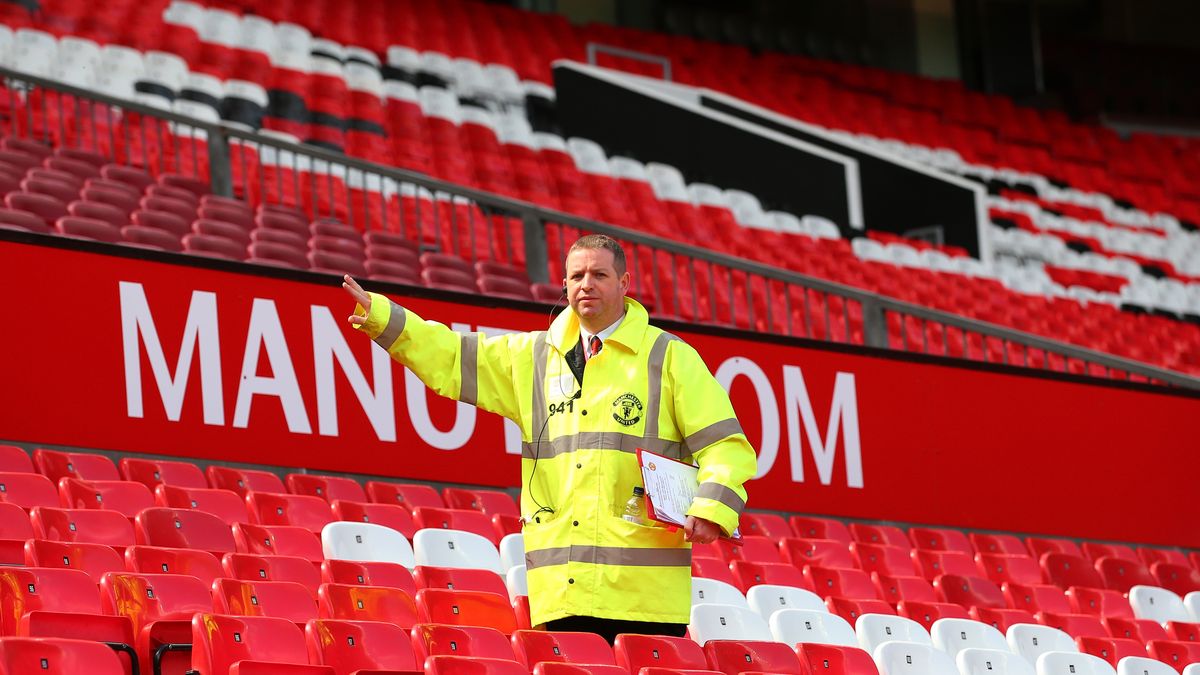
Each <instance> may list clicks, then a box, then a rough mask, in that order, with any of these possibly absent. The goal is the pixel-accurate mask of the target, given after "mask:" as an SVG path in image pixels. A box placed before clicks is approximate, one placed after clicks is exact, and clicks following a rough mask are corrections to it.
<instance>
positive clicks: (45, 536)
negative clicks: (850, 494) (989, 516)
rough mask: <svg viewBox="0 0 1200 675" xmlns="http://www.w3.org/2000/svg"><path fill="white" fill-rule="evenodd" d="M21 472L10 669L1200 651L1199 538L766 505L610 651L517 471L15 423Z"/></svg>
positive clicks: (0, 646) (870, 663)
mask: <svg viewBox="0 0 1200 675" xmlns="http://www.w3.org/2000/svg"><path fill="white" fill-rule="evenodd" d="M0 468H2V469H3V472H0V486H3V495H4V498H3V499H4V501H3V503H0V506H2V507H3V508H0V534H2V538H0V558H2V559H0V563H3V565H6V567H3V568H0V578H3V580H4V583H3V584H0V602H2V606H3V607H4V608H5V610H4V614H3V616H0V632H2V636H0V653H2V654H3V658H4V659H10V660H9V661H7V662H4V661H3V660H0V667H5V668H8V669H7V670H4V671H3V672H6V673H8V672H12V673H22V672H34V671H25V670H19V669H14V668H19V667H20V666H17V665H13V664H20V663H24V662H26V661H23V660H22V659H27V658H30V657H28V656H26V655H25V654H26V652H29V653H33V654H35V655H41V656H37V657H36V658H46V659H48V665H46V666H43V670H46V671H48V672H61V673H73V672H80V671H77V670H72V669H71V668H72V666H70V664H71V663H72V661H71V659H73V658H81V657H80V656H79V655H90V654H99V656H96V657H95V658H96V659H97V661H96V664H95V665H94V666H93V667H94V668H96V670H89V672H106V673H107V672H112V673H124V672H134V671H133V670H132V669H133V667H134V664H137V665H136V667H137V668H139V669H140V670H139V671H137V672H150V669H151V665H150V664H152V663H153V664H156V665H155V670H154V672H164V673H175V672H183V670H185V669H187V668H188V667H191V668H196V669H198V670H199V672H205V673H207V672H213V673H216V672H225V669H226V668H228V667H229V666H230V665H232V664H235V663H241V664H242V665H241V666H240V667H241V668H242V670H245V669H246V668H248V667H250V665H251V664H249V663H246V662H247V661H250V662H254V661H263V662H268V663H277V664H292V665H294V666H300V665H304V666H314V667H315V666H328V667H331V668H332V669H333V670H332V672H336V673H351V672H355V671H357V670H358V669H360V668H363V667H371V668H389V669H392V670H389V671H388V672H393V671H396V670H398V671H406V672H407V671H414V672H420V671H421V670H422V664H423V669H424V672H426V673H436V672H441V671H443V670H446V671H447V672H456V673H457V672H460V671H461V669H462V668H466V667H468V665H469V667H471V668H480V667H483V666H481V665H480V663H481V662H480V661H478V660H474V661H468V659H484V660H485V661H483V662H482V663H485V664H487V667H488V668H498V669H501V670H505V671H511V672H513V673H527V672H529V671H531V670H532V671H533V672H535V673H536V672H538V671H539V669H540V670H541V671H542V672H545V671H547V670H555V669H557V668H560V667H565V666H564V665H562V664H571V665H574V667H575V669H574V670H572V671H571V672H592V669H594V668H599V669H600V671H603V672H605V673H610V675H620V673H630V674H631V673H634V672H639V671H640V669H641V668H642V667H645V666H647V665H654V666H656V667H661V668H666V669H676V670H679V669H682V670H696V669H699V670H715V671H718V672H721V673H727V674H728V675H735V674H736V673H740V672H745V670H746V668H748V667H764V668H767V667H768V666H769V670H770V672H780V673H795V674H799V673H803V672H809V669H811V668H813V667H816V668H818V669H825V668H834V669H835V670H837V668H838V667H835V666H832V665H827V666H820V665H819V664H820V663H826V661H827V659H828V658H829V657H830V655H834V656H835V657H836V659H835V660H838V661H847V662H849V661H853V662H855V663H857V664H858V665H856V666H854V667H852V668H851V667H849V666H846V667H845V668H846V669H845V671H844V672H847V673H862V672H875V669H876V668H878V672H880V673H883V672H888V670H887V669H888V668H889V667H890V666H889V664H890V659H891V658H892V657H891V656H890V655H889V652H888V651H887V650H884V651H880V649H879V647H880V646H881V645H883V644H884V643H888V642H893V643H894V641H896V640H901V642H899V643H895V644H898V645H902V646H903V648H904V649H908V650H914V653H915V654H918V655H919V657H920V658H921V659H924V660H927V661H930V660H932V661H942V662H945V663H948V664H950V665H949V670H946V669H945V668H946V667H945V666H941V667H940V668H941V669H940V670H937V671H936V672H947V673H955V672H959V670H957V669H955V666H954V663H955V659H956V658H957V659H958V664H959V668H962V667H963V656H962V655H963V653H964V651H965V650H969V649H970V650H977V649H983V650H997V653H995V654H994V655H992V658H994V659H1002V658H1006V659H1015V660H1016V663H1015V664H1009V665H1007V666H1006V670H1005V672H1014V671H1015V670H1017V669H1021V670H1022V672H1025V671H1029V672H1032V670H1033V668H1034V667H1035V665H1036V667H1037V669H1038V672H1059V671H1057V670H1049V668H1050V667H1051V666H1050V664H1049V663H1047V662H1046V661H1047V660H1048V659H1061V660H1064V661H1066V662H1071V660H1072V659H1075V660H1079V661H1080V662H1085V663H1088V664H1091V667H1093V668H1098V669H1099V670H1093V671H1090V672H1112V671H1113V669H1114V668H1116V669H1118V671H1117V672H1125V671H1126V670H1128V669H1132V668H1135V667H1136V668H1139V669H1144V670H1146V672H1155V673H1157V672H1164V673H1166V672H1178V671H1181V670H1182V667H1183V666H1184V665H1187V663H1189V662H1190V661H1191V660H1195V659H1196V652H1195V648H1194V645H1195V644H1196V632H1197V630H1198V629H1197V625H1198V624H1200V554H1197V553H1195V552H1192V553H1190V554H1189V553H1187V552H1185V551H1183V550H1180V549H1174V548H1161V547H1150V546H1133V545H1126V544H1115V543H1100V542H1091V541H1084V542H1082V543H1080V542H1078V541H1076V540H1071V539H1059V538H1047V537H1033V536H1031V537H1026V538H1024V539H1022V538H1019V537H1017V536H1014V535H1011V534H1007V535H1006V534H992V533H986V532H970V531H962V530H958V529H946V528H935V527H912V528H909V529H907V531H906V530H904V529H901V528H899V527H896V526H892V525H883V524H872V523H865V522H850V523H846V522H844V521H841V520H837V519H832V518H826V517H816V516H802V515H791V516H788V515H787V514H779V513H770V512H746V513H745V514H743V516H742V531H743V533H744V536H743V539H744V542H743V545H740V546H734V545H732V544H729V543H727V542H718V543H714V544H707V545H703V546H699V545H698V546H696V547H695V548H694V550H693V562H692V572H693V576H694V579H693V591H692V593H693V608H692V614H691V623H690V625H689V630H690V638H691V639H690V640H680V639H678V638H656V637H647V636H623V637H622V638H619V639H618V640H617V643H616V648H615V651H613V650H612V648H610V647H609V646H608V645H607V644H605V643H604V641H603V640H601V639H599V638H597V636H594V635H588V634H585V633H553V632H549V633H547V632H542V631H533V630H530V626H529V617H528V605H527V603H526V601H525V599H524V597H523V596H524V594H525V593H527V591H526V590H525V589H526V586H525V577H524V573H525V565H524V562H525V555H524V549H523V545H522V535H521V533H520V525H519V523H517V521H516V513H517V505H516V502H515V501H514V499H513V497H512V496H511V494H510V493H508V492H507V491H502V490H494V489H482V488H474V489H465V488H452V487H447V488H444V489H443V490H440V491H437V490H434V489H433V488H431V487H430V486H429V485H428V484H411V483H398V482H394V481H387V480H369V481H367V482H365V484H364V483H359V482H358V481H357V480H355V479H353V478H348V477H343V476H323V475H319V474H311V473H290V474H287V475H285V476H280V475H278V474H275V473H271V472H266V471H262V470H257V469H249V468H247V469H238V468H233V467H227V466H220V465H211V466H208V467H207V470H204V469H202V468H201V467H200V466H199V465H197V464H194V463H192V462H188V461H180V460H166V459H158V458H153V457H148V456H132V455H130V456H124V457H122V458H121V460H120V461H119V462H118V463H114V462H113V460H112V459H110V457H109V456H107V455H102V454H93V453H87V452H71V451H61V450H51V449H47V448H36V449H34V450H33V453H32V456H31V455H30V454H28V453H27V452H26V451H25V450H24V449H22V448H20V447H16V446H11V445H5V446H0ZM55 481H57V483H56V482H55ZM231 488H233V489H231ZM382 523H387V525H386V526H385V525H384V524H382ZM393 523H403V524H402V525H399V527H398V528H397V527H393V525H392V524H393ZM231 631H232V632H236V633H241V634H242V635H243V637H242V638H240V639H238V638H236V637H234V636H233V635H232V634H230V632H231ZM96 641H103V642H107V643H109V644H110V645H111V646H112V647H113V650H115V651H109V647H104V649H103V650H102V651H99V652H96V651H94V650H92V648H91V647H90V646H95V645H97V644H100V643H99V642H96ZM230 641H232V644H231V643H230ZM306 644H307V647H306V646H305V645H306ZM89 645H90V646H89ZM658 645H673V646H672V647H670V648H669V651H670V653H672V654H677V655H678V656H676V657H673V658H676V659H678V660H677V661H671V660H668V659H667V658H666V657H665V654H666V653H667V651H668V648H666V647H659V646H658ZM102 646H103V645H102ZM685 647H686V648H685ZM895 648H896V647H895V646H893V647H891V649H895ZM655 649H662V650H663V654H664V656H663V657H662V660H661V662H659V660H658V659H659V657H655V656H651V655H650V654H651V652H653V651H654V650H655ZM160 650H161V651H160ZM189 652H190V654H189ZM1044 653H1050V654H1052V656H1051V657H1043V656H1042V654H1044ZM968 655H969V654H968ZM110 657H111V658H110ZM814 658H816V659H817V663H816V664H814V662H813V659H814ZM872 658H873V659H874V660H872ZM455 659H462V660H463V662H462V663H459V662H458V661H455ZM486 659H495V660H496V662H495V663H491V662H488V661H486ZM968 662H969V660H968ZM100 664H104V665H103V668H101V665H100ZM214 664H219V665H214ZM1101 664H1102V665H1101ZM264 667H265V666H264ZM864 668H865V669H866V670H864ZM105 669H107V670H105ZM209 669H211V670H209ZM600 671H597V672H600ZM271 672H274V671H271ZM279 672H284V671H279ZM287 672H300V671H299V670H288V671H287ZM312 672H330V671H326V670H321V669H318V668H314V669H313V671H312ZM640 672H643V673H644V672H645V671H640ZM962 672H975V671H973V670H971V671H967V670H963V671H962ZM1130 672H1132V671H1130ZM1184 672H1186V671H1184Z"/></svg>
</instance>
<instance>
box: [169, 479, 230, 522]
mask: <svg viewBox="0 0 1200 675" xmlns="http://www.w3.org/2000/svg"><path fill="white" fill-rule="evenodd" d="M154 500H155V502H157V503H158V505H159V506H165V507H169V508H173V509H192V510H196V511H203V512H205V513H211V514H212V515H214V516H216V517H218V518H220V519H221V522H223V523H225V524H226V525H233V524H234V523H245V522H247V521H249V520H250V517H249V515H247V513H246V502H245V501H244V500H243V499H242V498H241V497H239V496H238V495H237V493H236V492H233V491H231V490H219V489H213V488H203V487H199V488H194V487H180V486H178V485H166V484H160V485H158V486H157V487H155V488H154Z"/></svg>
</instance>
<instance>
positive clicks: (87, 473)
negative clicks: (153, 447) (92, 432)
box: [33, 448, 121, 483]
mask: <svg viewBox="0 0 1200 675" xmlns="http://www.w3.org/2000/svg"><path fill="white" fill-rule="evenodd" d="M33 463H34V465H35V466H37V470H38V473H40V474H42V475H43V476H45V477H46V478H49V479H50V480H51V481H52V482H54V483H57V482H58V480H59V479H60V478H80V479H83V480H121V475H120V474H119V473H117V465H116V464H113V462H112V460H111V459H109V458H107V457H105V456H104V455H97V454H93V453H90V452H63V451H60V450H48V449H46V448H38V449H36V450H34V451H33Z"/></svg>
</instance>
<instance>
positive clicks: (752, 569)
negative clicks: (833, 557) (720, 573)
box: [692, 560, 870, 593]
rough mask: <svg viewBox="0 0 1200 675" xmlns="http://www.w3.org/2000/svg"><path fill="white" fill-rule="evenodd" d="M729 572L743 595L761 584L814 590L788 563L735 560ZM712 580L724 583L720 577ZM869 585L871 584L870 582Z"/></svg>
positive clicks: (693, 566) (693, 564) (694, 562)
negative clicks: (752, 587)
mask: <svg viewBox="0 0 1200 675" xmlns="http://www.w3.org/2000/svg"><path fill="white" fill-rule="evenodd" d="M696 562H697V561H696V560H693V561H692V568H693V569H695V567H696ZM729 570H730V571H731V572H733V579H734V580H735V581H734V582H733V585H734V586H737V587H738V588H739V589H741V591H742V592H743V593H745V592H746V591H748V590H750V587H751V586H757V585H759V584H773V585H776V586H795V587H796V588H803V589H805V590H812V588H813V587H812V583H811V582H810V581H808V579H806V578H805V576H804V574H803V573H801V571H800V570H798V569H796V567H795V566H793V565H789V564H787V563H756V562H750V561H748V560H734V561H733V562H731V563H729ZM854 571H857V570H854ZM860 574H861V572H860ZM712 578H716V579H719V580H721V581H724V580H723V579H720V577H712ZM868 583H870V581H869V580H868Z"/></svg>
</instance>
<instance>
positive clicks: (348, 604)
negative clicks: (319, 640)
mask: <svg viewBox="0 0 1200 675" xmlns="http://www.w3.org/2000/svg"><path fill="white" fill-rule="evenodd" d="M317 604H318V606H319V608H320V613H321V617H322V618H326V619H340V620H346V621H386V622H388V623H394V624H396V625H398V626H402V627H404V628H412V626H413V624H415V623H416V622H417V608H416V604H415V603H414V601H413V597H412V596H411V595H409V594H408V593H407V592H405V591H402V590H400V589H398V588H389V587H386V586H358V585H353V584H329V583H326V584H321V587H320V590H319V591H318V593H317Z"/></svg>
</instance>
